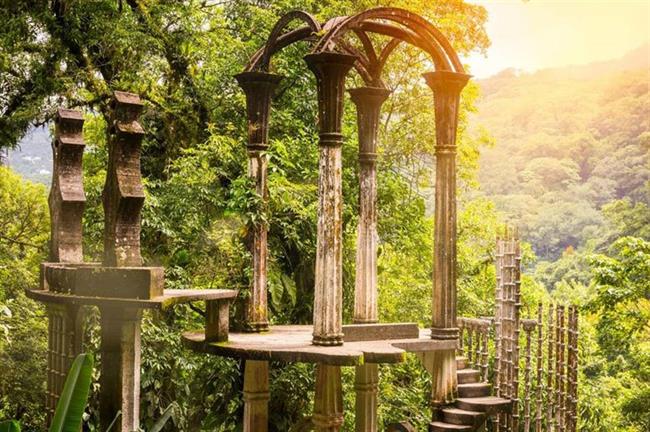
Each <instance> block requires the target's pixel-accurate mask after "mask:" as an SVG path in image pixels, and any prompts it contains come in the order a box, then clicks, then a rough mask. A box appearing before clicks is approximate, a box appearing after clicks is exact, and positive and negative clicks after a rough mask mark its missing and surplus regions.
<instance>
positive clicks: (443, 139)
mask: <svg viewBox="0 0 650 432" xmlns="http://www.w3.org/2000/svg"><path fill="white" fill-rule="evenodd" d="M424 78H425V79H426V82H427V84H428V85H429V87H430V88H431V89H432V90H433V96H434V107H435V125H436V147H435V152H436V191H435V231H434V250H433V255H434V258H433V260H434V262H433V264H434V265H433V272H434V277H433V304H432V325H431V338H432V339H458V333H459V331H458V326H457V323H456V314H457V310H456V294H457V293H456V128H457V125H458V111H459V105H460V93H461V91H462V89H463V88H464V87H465V85H466V84H467V81H468V80H469V75H465V74H460V73H456V72H450V71H436V72H430V73H426V74H424ZM431 362H432V364H431V367H432V378H433V379H432V383H433V384H432V386H433V387H432V392H431V395H432V396H431V399H432V405H433V408H434V418H436V416H437V415H438V412H439V408H440V407H441V406H443V405H445V404H447V403H449V402H451V401H452V400H453V399H454V398H455V394H456V391H457V387H458V382H457V378H456V360H455V352H454V350H451V351H436V352H433V353H431Z"/></svg>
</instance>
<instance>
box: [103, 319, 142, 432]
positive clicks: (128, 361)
mask: <svg viewBox="0 0 650 432" xmlns="http://www.w3.org/2000/svg"><path fill="white" fill-rule="evenodd" d="M100 312H101V347H100V349H101V356H102V357H101V359H102V362H101V364H102V371H101V378H100V386H101V391H100V395H99V419H100V423H101V430H108V427H109V426H110V424H111V422H112V421H113V419H114V418H115V416H116V415H117V413H118V412H119V411H121V412H122V415H121V417H120V419H119V420H118V422H117V423H116V425H115V426H114V427H113V428H114V429H115V430H117V431H120V432H132V431H135V430H138V428H139V427H140V317H141V311H140V310H139V309H131V308H128V309H125V308H114V307H103V308H101V310H100ZM116 426H117V427H116Z"/></svg>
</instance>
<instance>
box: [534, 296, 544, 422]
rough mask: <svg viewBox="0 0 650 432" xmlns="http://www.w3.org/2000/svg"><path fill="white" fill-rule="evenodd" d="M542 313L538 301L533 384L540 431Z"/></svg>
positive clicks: (536, 419)
mask: <svg viewBox="0 0 650 432" xmlns="http://www.w3.org/2000/svg"><path fill="white" fill-rule="evenodd" d="M543 313H544V306H543V305H542V303H539V305H537V353H536V354H535V358H536V366H537V367H536V370H537V378H536V380H535V384H536V387H537V401H536V404H535V432H542V405H543V403H544V401H543V399H542V389H543V384H542V373H543V367H542V351H543V346H542V345H543V338H542V335H543V321H542V320H543V317H542V315H543Z"/></svg>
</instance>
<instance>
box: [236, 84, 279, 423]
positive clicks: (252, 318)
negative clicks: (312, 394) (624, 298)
mask: <svg viewBox="0 0 650 432" xmlns="http://www.w3.org/2000/svg"><path fill="white" fill-rule="evenodd" d="M235 78H236V79H237V82H238V83H239V86H240V87H241V88H242V89H243V90H244V93H245V94H246V114H247V117H248V144H247V150H248V176H249V177H250V178H251V179H253V181H254V182H255V192H256V193H257V194H258V195H259V196H260V197H261V199H262V204H263V206H264V208H263V209H262V210H263V211H265V210H266V205H267V202H268V187H267V181H266V180H267V163H268V160H267V156H266V150H267V149H268V136H269V134H268V130H269V118H270V113H271V100H272V98H273V94H274V92H275V89H276V88H277V86H278V83H279V82H280V80H281V79H282V77H280V76H278V75H273V74H270V73H266V72H244V73H240V74H238V75H236V76H235ZM267 237H268V227H267V226H266V224H265V223H256V224H253V225H252V226H250V227H249V235H248V244H249V250H250V253H251V256H252V257H253V280H252V283H251V286H250V295H249V298H248V301H247V304H246V308H245V309H244V311H245V314H246V315H245V329H246V330H247V331H251V332H262V331H267V330H268V329H269V319H268V289H267V279H266V278H267ZM262 363H263V365H262ZM245 371H246V372H245V374H246V375H245V377H244V430H245V431H246V430H249V431H255V432H265V431H266V430H267V428H268V400H269V398H268V380H269V376H268V375H269V369H268V363H266V362H255V361H253V362H251V361H247V362H246V365H245ZM249 371H251V372H250V373H249ZM253 371H254V372H253ZM249 376H250V377H249ZM247 377H248V379H249V380H251V379H253V377H257V378H255V379H259V380H260V384H259V385H263V384H262V383H266V384H265V385H266V390H265V391H266V395H267V396H266V397H265V398H264V397H262V398H257V397H256V396H254V395H255V394H256V393H255V392H254V390H255V384H253V383H249V386H248V387H249V388H251V389H253V390H251V392H252V393H249V394H250V395H253V396H251V397H247V396H246V394H247V393H246V379H247ZM247 428H248V429H247Z"/></svg>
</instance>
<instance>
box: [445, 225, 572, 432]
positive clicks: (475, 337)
mask: <svg viewBox="0 0 650 432" xmlns="http://www.w3.org/2000/svg"><path fill="white" fill-rule="evenodd" d="M495 261H496V262H495V264H496V275H497V284H496V304H495V317H494V318H468V317H461V318H458V327H459V328H460V339H459V346H458V351H459V355H462V356H464V357H466V358H467V361H466V364H468V367H471V368H474V369H476V370H479V371H480V374H481V377H482V380H483V381H485V382H490V383H491V384H492V385H493V393H494V394H495V395H496V396H499V397H502V398H507V399H511V400H512V404H513V407H512V411H511V412H510V413H501V414H498V415H496V416H494V417H493V418H492V421H491V424H490V425H489V430H492V431H498V432H502V431H503V432H522V431H523V432H530V431H535V432H542V431H545V432H550V431H553V432H556V431H557V432H575V431H576V429H577V407H578V382H577V378H578V337H579V323H578V308H577V307H576V306H566V305H558V304H546V305H544V304H542V303H540V304H539V305H538V307H537V314H536V315H537V316H536V317H528V318H527V319H522V318H521V317H520V309H521V302H520V298H521V293H520V274H521V273H520V272H521V264H520V263H521V252H520V248H519V239H518V238H517V235H516V233H513V232H512V231H510V232H506V235H505V236H504V237H503V238H499V239H497V253H496V260H495ZM520 383H521V385H520Z"/></svg>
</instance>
